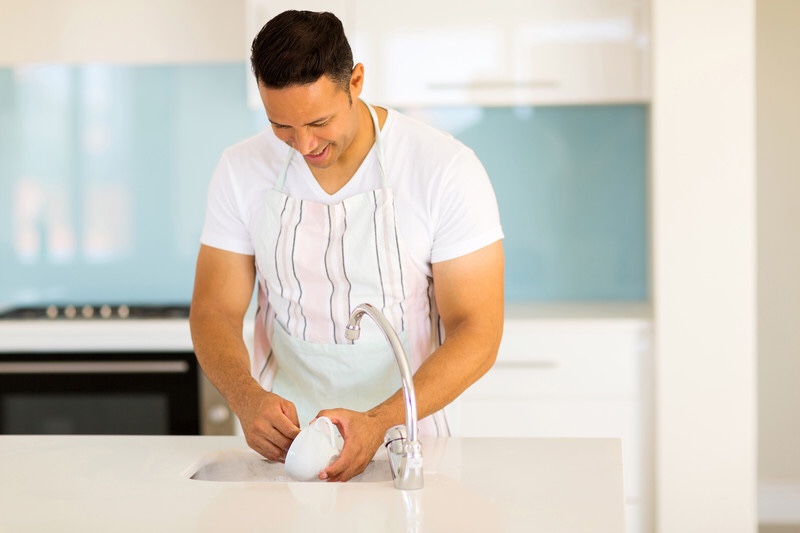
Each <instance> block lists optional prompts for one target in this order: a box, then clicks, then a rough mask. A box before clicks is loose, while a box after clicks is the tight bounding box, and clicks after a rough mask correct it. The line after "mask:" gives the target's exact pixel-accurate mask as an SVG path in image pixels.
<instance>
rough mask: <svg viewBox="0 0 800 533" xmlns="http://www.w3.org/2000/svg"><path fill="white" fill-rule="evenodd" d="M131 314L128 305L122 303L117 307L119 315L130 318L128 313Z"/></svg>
mask: <svg viewBox="0 0 800 533" xmlns="http://www.w3.org/2000/svg"><path fill="white" fill-rule="evenodd" d="M130 314H131V310H130V309H129V308H128V306H127V305H120V306H119V307H117V316H119V317H120V318H128V315H130Z"/></svg>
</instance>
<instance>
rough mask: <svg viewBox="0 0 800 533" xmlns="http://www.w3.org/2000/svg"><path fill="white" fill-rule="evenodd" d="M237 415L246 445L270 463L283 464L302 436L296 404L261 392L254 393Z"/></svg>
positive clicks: (269, 393) (275, 395)
mask: <svg viewBox="0 0 800 533" xmlns="http://www.w3.org/2000/svg"><path fill="white" fill-rule="evenodd" d="M236 414H237V415H238V416H239V421H240V422H241V424H242V429H243V430H244V436H245V439H246V440H247V444H248V445H249V446H250V447H251V448H252V449H254V450H255V451H257V452H258V453H260V454H261V455H262V456H264V457H265V458H267V459H269V460H270V461H280V462H284V460H285V459H286V451H287V450H288V449H289V446H291V444H292V441H293V440H294V438H295V437H296V436H297V434H298V433H300V427H299V424H298V421H297V410H296V409H295V406H294V404H293V403H292V402H290V401H289V400H286V399H284V398H281V397H280V396H278V395H277V394H273V393H271V392H267V391H264V390H262V391H259V392H257V393H254V394H252V395H251V396H250V400H249V401H248V402H247V403H246V404H245V405H244V406H243V407H241V408H240V409H239V412H237V413H236Z"/></svg>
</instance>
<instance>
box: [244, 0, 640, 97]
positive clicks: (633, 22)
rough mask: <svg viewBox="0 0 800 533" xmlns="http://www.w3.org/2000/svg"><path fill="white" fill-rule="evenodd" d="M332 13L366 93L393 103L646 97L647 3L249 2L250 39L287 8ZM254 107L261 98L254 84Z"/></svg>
mask: <svg viewBox="0 0 800 533" xmlns="http://www.w3.org/2000/svg"><path fill="white" fill-rule="evenodd" d="M290 8H291V9H311V10H327V11H331V12H333V13H335V14H336V15H337V16H338V17H339V18H340V19H341V20H342V23H343V24H344V27H345V31H346V32H347V35H348V38H349V40H350V44H351V46H352V48H353V54H354V59H355V61H356V62H360V63H364V66H365V70H366V77H365V89H364V98H365V99H366V100H368V101H370V102H373V103H376V104H381V105H389V106H393V107H425V106H453V105H480V106H514V105H540V104H589V103H591V104H594V103H616V102H643V101H647V100H648V98H649V88H648V79H649V71H648V65H649V55H650V52H649V37H648V35H649V34H648V31H649V30H648V13H647V3H646V1H645V0H642V1H638V0H592V1H586V0H500V1H499V2H494V3H492V4H491V6H489V5H488V4H483V3H480V2H458V1H454V0H446V1H439V2H430V1H428V0H404V1H403V2H391V3H389V2H374V1H372V0H305V1H298V2H289V1H288V0H281V1H272V0H248V7H247V12H248V24H247V32H248V46H249V41H252V39H253V37H254V36H255V33H256V32H257V30H258V29H259V28H260V27H261V26H262V25H263V24H264V23H265V22H266V21H267V20H268V19H269V18H271V17H272V16H274V15H276V14H278V13H280V12H281V11H283V10H284V9H290ZM250 96H251V99H250V101H251V104H253V105H259V106H260V101H259V100H258V99H257V93H255V94H254V93H253V91H252V90H251V93H250Z"/></svg>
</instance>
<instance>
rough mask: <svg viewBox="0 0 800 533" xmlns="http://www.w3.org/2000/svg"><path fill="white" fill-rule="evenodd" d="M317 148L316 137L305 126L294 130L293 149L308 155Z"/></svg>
mask: <svg viewBox="0 0 800 533" xmlns="http://www.w3.org/2000/svg"><path fill="white" fill-rule="evenodd" d="M316 148H317V138H316V136H314V135H313V134H312V133H311V132H310V131H309V130H308V129H307V128H300V129H298V130H296V131H295V135H294V149H295V150H297V151H298V152H300V153H301V154H303V155H308V154H309V153H311V152H313V151H314V150H315V149H316Z"/></svg>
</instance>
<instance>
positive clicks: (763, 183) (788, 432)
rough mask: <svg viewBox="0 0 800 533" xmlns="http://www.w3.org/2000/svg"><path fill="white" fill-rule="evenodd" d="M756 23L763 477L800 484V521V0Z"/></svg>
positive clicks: (778, 2)
mask: <svg viewBox="0 0 800 533" xmlns="http://www.w3.org/2000/svg"><path fill="white" fill-rule="evenodd" d="M757 22H758V24H757V56H756V60H757V74H758V84H757V111H758V112H757V115H758V119H757V120H758V121H757V125H758V130H757V131H758V315H759V322H758V339H759V340H758V350H759V363H758V372H759V381H758V383H759V394H758V400H759V439H758V445H759V451H758V470H759V484H760V485H761V486H762V487H764V486H766V487H767V489H766V492H767V494H769V493H770V491H771V490H772V489H774V488H776V485H777V486H780V485H781V484H787V483H788V484H789V485H793V486H794V487H796V488H795V489H794V492H795V493H796V494H797V496H796V497H795V499H794V500H793V502H791V503H790V505H791V506H792V507H793V508H794V512H793V516H794V518H793V519H794V520H795V521H800V415H798V412H800V387H799V386H798V382H800V2H798V1H796V0H759V1H758V12H757ZM762 496H764V495H762ZM777 496H779V494H778V495H777ZM764 505H766V506H767V507H766V509H765V510H764V511H762V512H763V513H765V514H766V515H774V514H775V513H774V511H772V510H771V509H772V508H773V507H774V506H773V505H772V504H771V503H770V502H768V501H766V502H764ZM781 516H785V515H781ZM778 517H779V516H766V517H765V518H778Z"/></svg>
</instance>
